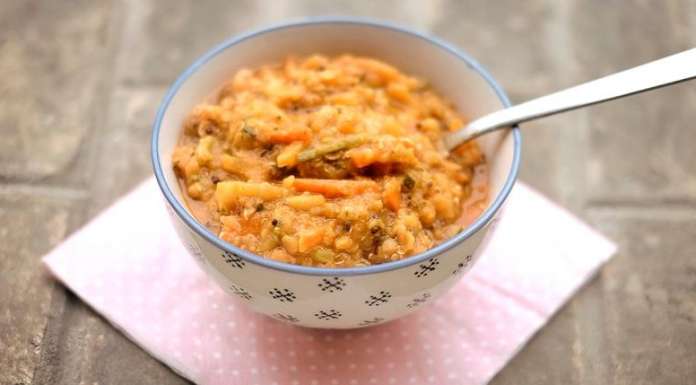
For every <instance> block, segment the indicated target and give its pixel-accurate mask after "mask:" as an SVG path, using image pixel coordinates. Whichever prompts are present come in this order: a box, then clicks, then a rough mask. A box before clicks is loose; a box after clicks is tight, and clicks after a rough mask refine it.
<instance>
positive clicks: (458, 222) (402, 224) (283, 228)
mask: <svg viewBox="0 0 696 385" xmlns="http://www.w3.org/2000/svg"><path fill="white" fill-rule="evenodd" d="M463 124H464V121H463V119H462V117H461V116H460V115H459V114H458V113H457V112H456V110H455V109H454V107H453V106H452V105H451V104H449V103H448V102H447V101H446V100H444V99H443V98H442V97H440V96H439V95H438V94H437V93H436V92H435V91H434V90H432V89H431V88H430V87H429V86H428V85H427V83H425V82H424V81H423V80H421V79H418V78H415V77H412V76H409V75H406V74H403V73H401V72H400V71H398V70H397V69H395V68H394V67H392V66H390V65H389V64H386V63H384V62H381V61H378V60H375V59H371V58H367V57H358V56H351V55H342V56H338V57H334V58H329V57H326V56H322V55H313V56H309V57H303V58H300V57H288V58H286V59H285V60H284V61H283V62H282V63H279V64H273V65H266V66H263V67H260V68H255V69H243V70H240V71H239V72H237V73H236V74H235V75H234V77H233V78H232V79H230V80H229V81H228V82H227V83H225V84H224V85H223V86H222V87H221V89H220V90H219V91H218V92H217V93H216V95H215V97H214V98H212V99H211V100H210V101H208V102H207V103H203V104H201V105H199V106H197V107H196V108H195V109H194V110H193V111H192V112H191V114H190V116H189V117H188V119H187V121H186V122H185V123H184V127H183V133H182V135H181V138H180V140H179V143H178V145H177V147H176V149H175V151H174V154H173V165H174V170H175V172H176V174H177V177H178V178H179V182H180V185H181V187H182V189H183V191H184V195H185V199H186V203H187V205H188V207H189V209H190V211H191V212H192V214H193V216H194V217H196V218H197V219H198V220H199V221H200V222H201V223H202V224H204V225H205V226H207V227H208V228H209V229H210V230H211V231H213V232H214V233H215V234H217V235H218V236H219V237H220V238H221V239H223V240H225V241H227V242H229V243H231V244H234V245H236V246H238V247H241V248H244V249H247V250H249V251H251V252H254V253H256V254H259V255H262V256H264V257H266V258H271V259H274V260H278V261H282V262H287V263H293V264H301V265H307V266H321V267H353V266H367V265H372V264H379V263H383V262H388V261H395V260H399V259H402V258H406V257H408V256H410V255H413V254H417V253H420V252H422V251H425V250H427V249H429V248H431V247H433V246H435V245H436V244H438V243H439V242H441V241H444V240H446V239H447V238H450V237H452V236H453V235H454V234H456V233H457V232H459V231H461V230H462V229H463V228H464V227H466V226H467V225H469V224H470V223H471V222H472V221H473V220H474V219H476V217H478V216H479V215H480V214H481V212H482V211H483V210H484V209H485V207H486V204H487V202H488V180H487V179H488V177H487V167H486V160H485V158H484V156H483V154H482V152H481V150H480V148H479V146H478V145H477V143H476V142H475V141H471V142H468V143H465V144H463V145H461V146H459V147H458V148H457V149H456V150H454V151H452V152H451V153H449V152H447V151H446V150H445V149H444V147H443V146H442V144H441V143H440V139H441V137H442V136H443V135H444V134H445V133H446V132H448V131H451V130H455V129H458V128H460V127H461V126H462V125H463Z"/></svg>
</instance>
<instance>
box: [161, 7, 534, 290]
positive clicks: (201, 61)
mask: <svg viewBox="0 0 696 385" xmlns="http://www.w3.org/2000/svg"><path fill="white" fill-rule="evenodd" d="M316 24H354V25H364V26H369V27H377V28H383V29H388V30H391V31H396V32H400V33H404V34H407V35H410V36H413V37H417V38H420V39H423V40H425V41H427V42H429V43H430V44H433V45H435V46H437V47H438V48H440V49H443V50H445V51H447V52H448V53H449V54H451V55H454V56H456V57H457V58H458V59H460V60H462V61H463V62H464V63H465V64H466V65H467V66H468V67H469V68H471V69H473V70H474V71H476V72H477V73H478V74H479V75H480V76H481V77H482V78H483V79H484V80H485V81H486V82H487V83H488V85H489V86H490V87H491V88H492V89H493V90H494V91H495V93H496V95H497V96H498V98H499V99H500V101H501V102H502V104H503V106H504V107H509V106H510V105H511V103H510V100H509V99H508V97H507V94H506V93H505V91H503V88H502V87H501V86H500V85H499V84H498V83H497V82H496V81H495V79H493V76H491V74H490V73H489V72H488V71H487V70H486V69H485V68H484V67H483V66H482V65H481V64H479V63H478V62H477V61H476V60H474V59H473V58H472V57H471V56H469V55H468V54H467V53H465V52H463V51H461V50H460V49H459V48H456V47H455V46H453V45H452V44H450V43H447V42H445V41H444V40H441V39H440V38H437V37H435V36H432V35H430V34H427V33H424V32H419V31H415V30H412V29H409V28H406V27H402V26H399V25H396V24H393V23H390V22H385V21H382V20H375V19H369V18H358V17H312V18H306V19H300V20H294V21H288V22H285V23H281V24H275V25H271V26H268V27H266V28H261V29H257V30H254V31H250V32H247V33H244V34H241V35H237V36H235V37H232V38H230V39H228V40H226V41H224V42H222V43H221V44H219V45H217V46H215V47H213V48H212V49H211V50H209V51H208V52H206V53H205V54H204V55H203V56H201V57H199V58H198V59H197V60H196V61H195V62H193V64H191V66H189V67H188V68H187V69H186V70H184V72H183V73H182V74H181V75H179V77H178V78H177V79H176V81H175V82H174V84H173V85H172V86H171V87H170V88H169V90H168V91H167V93H166V95H165V96H164V99H163V100H162V103H161V104H160V107H159V109H158V111H157V115H156V118H155V122H154V124H153V129H152V142H151V153H150V156H151V158H152V166H153V169H154V172H155V177H156V179H157V183H158V184H159V187H160V189H161V190H162V193H163V194H164V196H165V198H166V199H167V201H168V203H169V204H170V205H171V206H172V207H173V208H174V211H176V213H177V215H178V216H179V218H181V219H182V220H183V221H184V223H186V225H187V226H189V227H190V228H191V229H193V230H194V231H195V232H196V233H197V234H198V235H199V236H201V237H203V238H204V239H206V240H207V241H208V242H210V243H212V244H213V245H215V246H217V247H218V248H220V249H221V250H224V251H227V252H230V253H233V254H235V255H237V256H239V257H241V258H242V259H244V260H246V261H248V262H251V263H253V264H256V265H261V266H264V267H268V268H271V269H274V270H280V271H284V272H288V273H294V274H302V275H314V276H317V275H319V276H352V275H363V274H375V273H383V272H387V271H391V270H396V269H401V268H405V267H408V266H411V265H415V264H418V263H421V262H423V261H425V260H427V259H429V258H432V257H435V256H437V255H440V254H442V253H444V252H445V251H447V250H449V249H451V248H453V247H455V246H457V245H458V244H459V243H461V242H463V241H464V240H466V239H468V238H469V237H471V236H472V235H473V234H474V233H476V232H477V231H479V230H481V229H482V228H483V227H484V226H485V225H486V223H488V221H489V220H491V219H492V218H493V216H494V215H495V214H496V212H498V210H499V209H500V207H501V206H502V204H503V202H505V199H506V198H507V197H508V195H509V194H510V191H512V187H513V185H514V183H515V180H516V179H517V173H518V171H519V166H520V150H521V142H522V135H521V134H520V131H519V127H517V126H514V127H512V129H511V130H512V134H513V139H514V150H513V160H512V167H511V168H510V173H509V174H508V177H507V179H506V180H505V184H504V185H503V189H502V190H501V191H500V193H499V194H498V196H496V198H495V200H494V201H493V203H492V204H491V205H490V206H489V207H488V208H487V209H486V210H485V211H484V212H483V214H481V215H480V216H479V217H478V218H477V219H476V221H474V223H472V224H471V225H469V226H468V227H467V228H466V229H464V230H463V231H462V232H460V233H458V234H457V235H455V236H454V237H452V238H450V239H448V240H446V241H445V242H442V243H440V244H439V245H437V246H435V247H433V248H432V249H429V250H426V251H424V252H423V253H420V254H417V255H414V256H410V257H407V258H404V259H401V260H399V261H394V262H386V263H382V264H379V265H371V266H363V267H349V268H322V267H308V266H300V265H291V264H287V263H283V262H277V261H274V260H271V259H267V258H264V257H262V256H259V255H256V254H254V253H252V252H249V251H247V250H244V249H241V248H239V247H236V246H234V245H232V244H230V243H227V242H225V241H223V240H222V239H220V238H218V237H217V236H216V235H215V234H213V233H212V232H211V231H210V230H208V229H207V228H206V227H205V226H203V225H201V224H200V223H198V221H196V220H195V219H194V218H193V216H192V215H191V214H190V213H189V212H188V210H187V209H186V208H185V207H184V206H183V205H182V204H181V203H180V202H179V200H178V199H177V198H176V197H175V195H174V194H173V193H172V191H171V189H170V188H169V185H168V184H167V181H166V180H165V178H164V174H163V172H162V165H161V164H160V162H159V159H160V157H159V132H160V126H161V124H162V119H163V117H164V114H165V113H166V111H167V108H168V107H169V104H170V102H171V101H172V99H173V98H174V96H176V93H177V91H178V90H179V88H181V86H182V84H184V82H185V81H186V80H187V79H188V78H189V77H190V76H191V75H193V74H194V73H195V72H196V71H197V70H198V69H199V68H201V67H202V66H203V65H205V64H206V63H207V62H208V61H210V60H211V59H212V58H214V57H215V56H217V55H218V54H219V53H220V52H222V51H224V50H225V49H227V48H229V47H232V46H234V45H235V44H238V43H240V42H242V41H245V40H247V39H250V38H254V37H256V36H260V35H263V34H266V33H270V32H274V31H278V30H282V29H288V28H296V27H303V26H307V25H316Z"/></svg>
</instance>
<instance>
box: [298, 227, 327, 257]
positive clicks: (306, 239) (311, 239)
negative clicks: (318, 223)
mask: <svg viewBox="0 0 696 385" xmlns="http://www.w3.org/2000/svg"><path fill="white" fill-rule="evenodd" d="M323 239H324V229H323V228H321V227H316V228H313V229H307V230H302V231H300V233H299V236H298V241H297V251H299V252H300V253H306V252H307V251H309V250H310V249H311V248H312V247H314V246H317V245H319V244H320V243H321V241H322V240H323Z"/></svg>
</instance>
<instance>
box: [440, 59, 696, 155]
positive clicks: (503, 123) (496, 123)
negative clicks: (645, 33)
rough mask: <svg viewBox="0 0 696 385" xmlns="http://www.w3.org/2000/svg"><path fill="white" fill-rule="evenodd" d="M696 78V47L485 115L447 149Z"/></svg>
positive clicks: (451, 139)
mask: <svg viewBox="0 0 696 385" xmlns="http://www.w3.org/2000/svg"><path fill="white" fill-rule="evenodd" d="M694 77H696V48H692V49H689V50H686V51H684V52H680V53H677V54H674V55H671V56H667V57H665V58H662V59H659V60H655V61H652V62H649V63H646V64H643V65H640V66H637V67H634V68H630V69H627V70H625V71H621V72H617V73H615V74H613V75H609V76H605V77H603V78H600V79H597V80H592V81H589V82H587V83H583V84H580V85H577V86H574V87H571V88H567V89H565V90H562V91H558V92H556V93H553V94H550V95H546V96H542V97H540V98H536V99H532V100H530V101H528V102H525V103H522V104H518V105H516V106H512V107H510V108H506V109H503V110H500V111H496V112H493V113H490V114H488V115H485V116H483V117H481V118H479V119H477V120H474V121H472V122H471V123H469V124H468V125H467V126H466V127H464V128H462V129H460V130H459V131H456V132H453V133H451V134H449V135H448V136H447V137H445V146H446V147H447V149H448V150H451V149H452V148H454V147H456V146H457V145H459V144H460V143H463V142H465V141H467V140H469V139H472V138H475V137H477V136H479V135H482V134H485V133H488V132H490V131H493V130H496V129H498V128H501V127H509V126H511V125H514V124H516V123H522V122H526V121H529V120H533V119H537V118H542V117H544V116H548V115H553V114H557V113H560V112H564V111H568V110H573V109H576V108H580V107H585V106H588V105H592V104H596V103H601V102H605V101H608V100H612V99H617V98H620V97H623V96H628V95H632V94H636V93H639V92H643V91H648V90H651V89H654V88H659V87H664V86H667V85H670V84H674V83H678V82H682V81H685V80H689V79H692V78H694Z"/></svg>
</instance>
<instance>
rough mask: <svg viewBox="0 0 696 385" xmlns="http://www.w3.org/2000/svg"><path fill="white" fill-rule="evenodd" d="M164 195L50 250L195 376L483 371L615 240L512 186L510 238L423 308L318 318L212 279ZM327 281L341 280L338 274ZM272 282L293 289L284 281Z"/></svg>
mask: <svg viewBox="0 0 696 385" xmlns="http://www.w3.org/2000/svg"><path fill="white" fill-rule="evenodd" d="M159 201H160V197H159V192H158V191H157V187H156V186H155V184H154V183H153V182H152V181H149V182H147V183H145V184H143V185H142V186H141V187H140V188H138V189H137V190H136V191H135V192H133V193H131V194H130V195H128V196H127V197H126V198H124V199H123V200H122V201H120V202H119V203H117V204H116V205H115V206H114V207H112V208H111V209H109V210H108V211H107V212H105V213H104V214H102V215H100V216H99V217H97V218H96V219H95V220H94V221H93V222H92V223H91V224H90V225H88V226H87V227H86V228H84V229H82V230H80V231H79V232H78V233H76V234H75V235H74V236H72V237H71V239H69V240H68V241H67V242H66V243H64V244H63V245H61V246H60V247H59V248H58V249H56V250H55V251H53V252H52V253H51V254H50V255H49V256H47V257H46V259H45V262H46V264H47V265H48V267H49V268H50V269H51V271H52V272H53V274H54V275H55V276H56V277H58V278H59V279H60V280H61V281H63V282H64V283H65V284H66V285H67V286H69V287H70V288H71V289H72V290H73V291H75V292H76V293H77V295H79V296H80V297H81V298H82V299H83V300H85V301H86V302H87V303H89V304H90V305H91V306H92V307H93V308H95V309H96V310H97V311H98V312H100V313H101V314H103V315H104V316H105V317H106V318H107V319H109V320H110V321H111V322H112V323H114V324H115V325H117V326H118V327H119V328H120V329H122V330H123V331H124V332H125V333H126V334H127V335H128V336H129V338H132V339H134V340H135V341H137V342H138V344H139V345H140V346H142V347H144V348H145V349H147V350H148V351H149V352H150V353H151V354H153V355H154V356H156V357H157V358H159V359H160V360H162V361H164V362H165V363H166V364H167V365H169V366H171V367H173V368H174V369H175V370H176V371H177V372H179V373H181V374H183V375H184V376H186V377H188V378H189V379H191V380H193V381H194V382H196V383H200V384H230V383H233V384H252V385H253V384H259V385H261V384H264V385H266V384H297V385H311V384H331V385H358V384H360V385H362V384H444V385H448V384H452V385H454V384H456V385H461V384H480V383H484V382H485V381H487V380H488V379H490V378H491V377H492V376H493V374H495V373H496V371H498V370H499V369H500V368H501V367H502V366H503V365H504V364H505V363H506V362H507V360H509V359H510V357H511V356H512V355H513V354H514V352H516V351H517V350H518V349H519V347H520V345H521V344H524V343H525V341H526V340H527V339H528V338H530V336H531V335H532V334H533V333H534V332H535V331H536V330H537V329H538V328H540V327H541V326H542V325H543V324H544V323H545V322H546V320H547V319H548V317H550V316H551V314H552V313H553V312H554V311H556V310H557V309H558V308H559V306H560V305H561V304H562V303H563V302H564V301H565V300H566V299H567V298H568V296H569V295H570V294H572V292H573V291H574V290H575V289H576V288H577V287H578V286H579V285H581V284H582V283H583V282H584V281H585V280H586V279H587V278H588V277H589V276H590V275H591V274H592V273H593V272H594V271H595V270H596V269H597V268H598V266H600V265H601V264H602V263H603V262H604V261H605V260H606V259H607V258H608V257H609V256H610V255H611V253H612V252H613V250H614V246H613V244H612V243H611V242H609V241H607V240H605V239H604V238H602V237H601V236H599V235H598V234H596V233H594V232H593V231H592V230H591V229H589V228H587V227H586V226H584V225H583V224H581V223H579V222H578V221H577V220H576V219H574V218H572V217H571V216H569V215H568V214H567V213H565V212H564V211H562V210H559V209H557V208H556V207H555V206H554V205H552V204H551V203H549V202H548V201H546V200H545V199H543V198H542V197H540V196H539V195H538V194H536V193H534V192H532V191H530V190H529V189H527V188H526V187H524V186H523V185H522V186H518V187H517V188H516V190H515V191H514V193H513V196H512V198H511V200H510V202H509V204H508V208H507V210H508V212H507V214H506V217H505V218H504V219H503V220H502V221H501V223H500V224H499V227H500V228H499V230H498V233H497V234H496V236H497V237H501V238H502V239H504V242H495V239H494V240H493V241H492V242H491V244H490V245H489V247H488V249H487V251H486V253H485V256H484V257H483V258H482V260H481V261H480V262H479V263H478V264H477V265H476V266H475V267H474V269H473V270H472V271H471V272H469V273H468V274H467V275H466V276H465V277H464V279H462V280H461V281H460V283H459V284H458V285H457V286H456V287H455V288H454V289H453V290H451V291H450V292H449V293H448V294H446V295H445V296H443V297H440V298H435V299H432V301H427V303H425V302H426V301H425V300H424V301H423V303H420V302H418V301H416V302H414V306H418V307H420V309H421V310H420V311H418V312H416V313H414V314H413V315H410V316H408V317H406V318H402V319H399V320H397V321H393V322H390V323H386V324H381V325H377V326H373V327H371V328H364V329H356V330H347V331H331V330H313V329H304V328H298V327H295V326H292V325H291V324H289V323H285V322H279V321H277V320H274V319H271V318H269V317H266V316H262V315H259V314H257V313H253V312H252V311H251V310H250V309H249V308H248V307H246V306H243V305H242V302H243V301H247V300H246V299H245V296H244V295H243V294H239V293H237V295H230V294H229V293H226V292H225V291H223V290H222V289H220V288H218V286H216V285H215V284H214V283H212V282H211V281H210V279H209V278H208V277H207V276H206V275H205V274H204V273H203V272H202V271H200V269H199V268H198V267H197V266H196V264H195V263H194V261H193V259H192V258H190V257H189V256H187V255H186V252H185V249H184V247H189V248H190V245H188V246H184V245H181V244H180V242H179V241H178V240H177V236H176V235H175V234H174V230H173V229H172V227H171V226H170V224H169V222H167V218H166V217H165V215H164V207H163V204H161V203H160V202H159ZM530 210H531V211H530ZM530 212H531V213H534V215H533V217H534V218H536V220H540V221H542V222H539V223H538V224H536V225H535V231H536V232H537V233H531V232H529V231H528V230H527V231H526V230H525V222H526V221H528V220H529V218H530V217H532V216H531V215H530ZM135 217H137V218H138V220H137V221H135V222H134V221H133V220H132V219H133V218H135ZM551 230H553V231H551ZM95 256H98V258H95ZM237 263H240V262H239V261H237ZM424 265H425V266H426V268H425V269H424V270H423V272H422V273H414V274H422V275H425V274H427V273H428V272H429V270H428V268H427V266H431V264H430V263H426V264H424ZM320 285H321V286H319V287H318V288H319V290H322V288H324V287H325V288H326V289H325V290H326V291H329V290H340V287H341V285H340V282H338V281H333V280H332V281H328V282H323V281H322V282H320ZM337 287H338V288H337ZM271 295H277V296H278V300H281V299H284V300H285V301H290V300H293V298H292V295H291V294H290V293H287V292H285V291H283V290H278V292H275V291H273V292H272V294H271ZM380 298H382V299H384V298H388V297H387V296H386V293H376V294H374V297H367V298H366V299H365V301H366V304H367V305H370V303H372V304H373V305H372V306H379V305H380V304H381V303H382V299H380ZM426 300H427V298H426ZM330 314H331V312H330V311H327V312H326V315H321V314H320V316H326V317H330V316H331V315H330ZM289 317H292V316H291V315H288V314H277V315H275V318H278V319H283V320H285V321H289V322H292V320H291V319H290V318H289ZM369 321H373V322H374V323H378V322H379V320H368V322H369Z"/></svg>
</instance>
